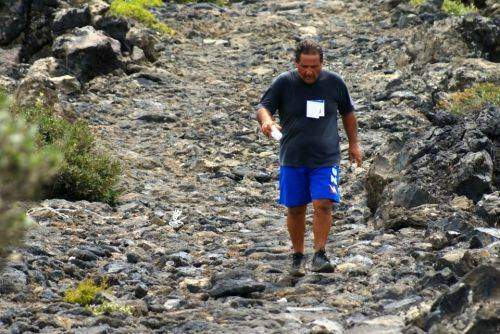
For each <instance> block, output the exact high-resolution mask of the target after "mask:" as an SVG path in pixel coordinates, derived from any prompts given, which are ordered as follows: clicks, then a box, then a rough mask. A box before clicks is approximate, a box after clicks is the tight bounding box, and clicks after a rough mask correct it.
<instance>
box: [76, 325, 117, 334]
mask: <svg viewBox="0 0 500 334" xmlns="http://www.w3.org/2000/svg"><path fill="white" fill-rule="evenodd" d="M110 330H111V327H109V326H108V325H101V326H93V327H88V328H77V329H75V334H107V333H110Z"/></svg>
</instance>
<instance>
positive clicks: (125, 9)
mask: <svg viewBox="0 0 500 334" xmlns="http://www.w3.org/2000/svg"><path fill="white" fill-rule="evenodd" d="M162 5H163V2H162V0H113V2H112V3H111V7H110V12H111V14H113V15H116V16H124V17H129V18H132V19H135V20H137V21H139V22H141V23H143V24H145V25H146V26H148V27H150V28H153V29H156V30H158V31H160V32H163V33H165V34H169V35H171V34H173V33H174V30H173V29H172V28H170V27H168V26H167V25H166V24H165V23H162V22H160V21H158V19H157V18H156V17H155V16H154V15H153V13H151V12H150V11H149V10H148V9H147V8H148V7H159V6H162Z"/></svg>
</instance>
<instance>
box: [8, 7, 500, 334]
mask: <svg viewBox="0 0 500 334" xmlns="http://www.w3.org/2000/svg"><path fill="white" fill-rule="evenodd" d="M387 3H390V1H385V2H384V1H358V0H354V1H319V0H318V1H299V2H291V1H272V2H267V1H244V2H240V3H234V4H232V5H231V6H229V7H225V8H222V7H218V6H215V5H212V4H197V5H173V4H170V5H168V4H166V5H165V6H163V7H160V8H156V9H154V12H155V13H156V15H157V16H158V17H159V18H160V19H161V20H162V21H164V22H166V23H167V24H168V25H169V26H171V27H173V28H174V29H175V30H177V31H178V34H177V35H176V36H174V37H171V38H165V39H163V40H162V41H161V42H160V43H159V45H160V47H159V50H160V55H159V57H158V59H157V60H156V61H155V62H153V63H142V64H140V65H136V67H135V68H134V70H133V71H130V72H132V73H130V74H125V73H124V72H123V71H115V72H112V73H110V74H107V75H103V76H98V77H96V78H94V79H92V80H90V81H89V82H88V83H87V84H86V87H85V89H84V91H83V92H82V93H81V94H78V95H76V96H70V97H68V99H67V101H66V103H69V104H71V106H72V108H73V109H74V111H75V113H76V114H77V115H78V117H81V118H84V119H86V120H87V121H88V122H89V123H90V124H91V126H92V128H93V129H94V130H95V133H96V134H97V136H98V138H99V141H100V143H102V144H103V145H104V146H105V147H107V148H108V149H109V150H110V151H111V152H112V153H113V155H115V156H116V157H117V158H118V159H119V160H120V161H121V162H122V164H123V166H124V177H123V180H122V182H121V187H122V188H123V189H124V192H123V194H122V195H121V196H120V198H119V203H118V205H117V206H116V207H114V208H112V207H110V206H108V205H105V204H101V203H90V202H86V201H78V202H70V201H65V200H58V199H53V200H45V201H43V202H41V203H37V204H36V205H34V206H32V207H31V208H30V209H29V215H30V217H31V218H32V219H33V220H34V221H35V225H34V227H33V228H32V229H31V230H30V231H29V232H28V235H27V237H26V247H25V248H22V249H19V250H18V251H17V252H16V253H14V254H13V255H12V257H11V261H10V263H9V266H8V267H7V269H6V271H5V272H4V273H3V274H2V276H1V279H0V291H1V292H2V295H0V332H2V333H3V332H5V333H30V332H33V333H38V332H40V333H69V332H71V333H73V332H74V333H89V334H90V333H213V332H219V333H236V332H239V333H286V332H291V331H294V332H296V333H350V334H355V333H356V334H361V333H370V334H374V333H415V334H416V333H427V332H429V331H431V332H432V331H433V332H434V333H438V330H443V331H442V332H439V333H444V332H446V333H465V332H467V333H494V332H495V331H496V330H497V329H498V328H499V326H500V325H499V321H500V320H499V319H500V315H499V314H498V309H499V304H498V303H499V300H500V292H499V290H498V286H499V285H498V279H499V276H498V273H499V271H498V261H497V259H498V255H499V249H500V248H499V247H500V243H499V242H498V240H499V239H500V236H499V232H498V229H497V228H496V227H498V226H497V225H496V222H498V220H496V219H497V218H498V215H497V216H495V212H496V214H498V212H499V211H494V210H498V205H500V204H499V200H498V199H499V197H498V188H496V187H497V185H498V183H497V184H495V181H491V178H490V181H489V186H490V188H489V190H488V191H483V192H484V193H487V194H490V195H489V196H490V197H488V198H489V200H488V198H486V197H485V198H483V200H484V201H483V202H481V203H485V204H481V205H483V206H481V207H486V209H485V210H483V211H484V212H486V213H485V214H484V215H483V216H481V215H480V213H481V212H483V211H481V210H480V209H478V205H479V204H477V200H476V202H473V201H471V200H470V199H468V198H467V197H465V196H460V194H454V195H453V194H451V195H450V192H447V191H446V189H448V188H445V187H446V185H445V183H446V182H444V181H443V182H440V181H439V180H441V179H440V175H441V174H439V173H447V172H446V171H445V170H443V168H442V167H439V166H438V167H436V168H435V169H433V168H431V167H425V166H422V165H426V164H430V163H436V164H438V161H440V158H439V157H437V158H436V156H428V157H427V158H426V159H427V161H426V162H421V160H419V161H420V163H421V164H422V165H420V166H419V165H418V164H417V163H415V165H413V166H412V167H410V168H407V169H402V168H401V169H400V170H399V171H397V172H390V171H389V168H388V167H387V168H386V167H384V168H386V169H383V168H382V169H383V171H382V172H380V173H379V172H378V171H377V170H374V168H376V166H378V164H379V163H380V161H381V158H380V157H383V158H386V160H390V159H389V157H395V156H397V157H398V159H400V161H404V160H405V159H406V161H411V162H412V163H413V162H415V161H417V160H418V158H419V157H422V156H426V154H428V153H429V151H421V152H420V153H415V151H416V150H419V149H421V148H422V147H423V146H425V145H427V143H428V142H429V141H432V140H435V142H437V143H441V142H440V141H439V140H444V141H446V138H448V139H449V138H450V137H449V136H451V135H449V136H448V137H439V138H441V139H439V138H438V136H439V135H441V136H445V135H442V134H440V133H442V132H443V131H444V130H443V129H442V127H439V126H437V125H436V124H435V123H434V124H433V123H432V122H431V121H430V120H429V118H431V119H432V117H429V110H430V108H429V104H430V103H432V99H433V91H432V90H431V89H430V88H429V87H430V86H433V85H434V86H439V85H441V86H442V85H446V86H449V85H451V84H450V82H452V81H453V80H460V73H461V74H463V73H466V74H467V73H472V77H474V78H484V76H482V74H481V73H485V72H486V73H487V75H489V76H491V77H492V78H493V79H494V80H500V76H497V75H498V73H499V71H500V69H499V66H498V63H495V62H492V61H488V60H486V59H485V58H484V57H483V58H482V57H481V55H476V56H475V57H474V55H472V56H471V57H469V58H468V59H465V60H461V61H462V62H461V63H460V64H459V65H457V64H456V63H454V64H453V65H451V62H441V63H442V65H441V66H442V67H441V68H439V69H437V70H436V69H435V68H434V69H433V70H432V71H431V70H429V69H428V67H427V68H426V66H427V65H425V64H426V63H425V61H424V62H422V63H420V68H419V66H418V65H417V64H416V60H415V59H412V57H411V52H409V51H408V49H409V47H408V45H409V44H411V45H414V44H417V43H416V42H411V41H412V39H415V38H416V37H415V36H418V33H417V32H416V30H418V29H419V28H418V27H415V26H414V25H411V24H410V25H405V24H404V22H403V24H394V20H395V19H394V17H395V16H397V15H396V14H395V12H394V7H395V6H392V5H391V4H389V5H388V4H387ZM398 13H403V14H405V15H406V16H404V15H402V16H401V17H403V19H401V18H400V20H404V19H405V18H408V13H407V12H404V11H403V10H400V12H398ZM410 14H411V13H410ZM409 17H410V19H411V18H412V16H411V15H410V16H409ZM303 37H312V38H316V39H318V40H319V41H320V42H321V43H322V45H323V46H324V48H325V67H326V68H327V69H330V70H334V71H336V72H338V73H340V74H341V75H342V76H343V78H344V79H345V81H346V83H347V85H348V87H349V88H350V91H351V94H352V96H353V99H354V101H355V103H356V106H357V110H356V115H357V117H358V121H359V138H360V143H361V147H362V149H363V153H364V159H365V161H364V165H363V167H362V168H354V167H353V166H351V165H350V163H349V162H348V160H347V140H346V139H345V135H344V133H343V132H341V137H342V138H343V142H342V145H341V146H342V151H343V160H342V162H341V168H342V175H341V189H342V193H343V203H342V204H340V205H338V206H336V208H335V210H334V224H333V227H332V231H331V234H330V239H329V242H328V245H327V252H328V254H330V257H331V258H332V259H333V261H334V262H335V264H336V265H337V266H336V269H335V271H334V272H333V273H329V274H313V273H308V274H307V275H306V276H305V277H302V278H292V277H290V276H288V275H287V269H288V266H289V263H290V253H291V245H290V242H289V239H288V234H287V231H286V227H285V211H284V209H283V208H282V207H280V206H279V205H278V204H277V203H276V199H277V196H278V190H277V176H278V174H277V171H278V144H277V143H276V142H274V141H271V140H269V139H267V138H264V136H263V135H262V134H260V133H259V130H258V126H257V122H256V120H255V111H254V107H255V105H256V104H257V103H258V100H259V98H260V96H261V94H262V93H263V91H264V90H265V88H266V87H267V86H268V85H269V84H270V82H271V80H272V78H273V77H274V76H275V75H277V74H279V73H281V72H282V71H285V70H287V69H289V68H292V66H293V64H292V62H291V50H292V49H293V47H294V45H295V42H296V40H298V39H300V38H303ZM157 48H158V46H157ZM445 51H447V50H445ZM425 52H427V51H420V52H419V53H418V54H419V55H421V54H422V53H425ZM408 54H410V56H409V55H408ZM422 64H423V65H422ZM422 68H424V70H422ZM456 68H462V72H460V73H459V74H456V71H455V72H454V69H456ZM447 71H448V72H447ZM481 71H482V72H481ZM429 73H430V74H429ZM478 73H479V74H478ZM440 75H441V76H440ZM462 77H465V78H468V77H467V75H462ZM469 77H470V76H469ZM443 78H445V79H443ZM457 78H459V79H457ZM495 78H496V79H495ZM443 80H446V83H443V82H444V81H443ZM463 80H465V79H463ZM433 83H435V84H433ZM434 86H433V87H434ZM495 112H496V114H494V113H495ZM490 114H491V115H492V116H490V118H486V120H485V121H484V123H485V124H486V123H488V124H491V122H492V121H491V120H493V122H497V123H498V118H496V117H495V115H496V116H498V108H496V109H492V111H490ZM488 115H489V114H488ZM431 116H432V115H431ZM485 117H486V116H485ZM440 131H441V132H440ZM496 131H498V129H497V130H496ZM483 132H485V131H483ZM485 133H486V132H485ZM435 138H437V139H435ZM489 138H490V139H489V140H490V144H491V145H492V146H491V147H490V151H491V152H494V151H495V147H496V148H497V149H498V133H497V134H496V135H495V134H493V135H492V136H489ZM492 138H493V139H492ZM495 138H496V139H495ZM416 139H418V140H416ZM413 140H415V141H413ZM495 140H496V141H495ZM408 144H409V145H410V147H408V146H405V145H408ZM495 145H497V146H495ZM450 150H451V149H450ZM401 152H402V153H401ZM422 152H423V153H422ZM443 152H445V153H446V149H443ZM497 152H498V151H497ZM434 153H436V152H433V154H434ZM445 153H443V154H445ZM401 154H402V155H401ZM405 154H406V155H405ZM416 155H419V157H416V158H415V156H416ZM493 157H494V155H493ZM459 158H460V157H459ZM490 160H491V159H490ZM429 161H430V162H429ZM386 165H387V163H386V164H385V165H384V166H386ZM374 166H375V167H374ZM492 166H494V167H492V170H491V171H490V173H491V174H495V173H496V172H497V171H498V167H497V166H498V164H497V163H495V160H494V158H493V161H492ZM495 166H496V167H495ZM417 167H418V168H421V170H422V173H423V174H419V175H417V174H415V173H417V172H416V168H417ZM390 173H396V174H398V175H403V179H404V180H405V181H406V182H407V184H406V185H404V184H403V185H401V184H399V188H398V186H396V190H394V191H396V192H397V193H398V191H399V193H398V194H399V195H398V196H397V198H398V200H399V204H400V205H399V206H396V207H389V208H385V207H384V205H386V204H387V203H388V202H387V201H385V200H384V199H383V198H382V199H380V196H382V193H385V192H386V191H387V192H388V190H385V191H382V190H383V189H384V186H385V184H387V183H389V182H386V181H384V180H386V178H387V175H388V174H390ZM412 173H413V174H412ZM374 175H375V176H379V178H381V179H383V182H382V183H384V182H385V183H384V184H383V186H382V188H381V189H380V194H377V191H378V190H377V189H378V188H376V185H373V184H372V183H370V182H371V181H370V180H373V179H374V178H375V179H376V180H378V179H377V178H376V177H374ZM380 175H381V176H380ZM370 178H371V179H370ZM393 179H395V177H394V178H393ZM391 180H392V179H391ZM417 181H418V182H420V181H421V182H427V183H418V185H419V186H422V184H424V185H426V186H427V187H429V188H425V187H423V186H422V187H421V188H419V189H423V191H425V193H424V194H422V193H420V192H418V191H417V192H412V189H414V188H415V186H414V184H417V183H411V182H417ZM496 182H498V181H496ZM367 184H368V185H367ZM408 184H409V185H410V186H408ZM495 190H496V192H494V191H495ZM391 191H392V190H391ZM428 193H430V194H431V195H432V196H431V195H429V194H428ZM427 195H428V196H427ZM465 195H466V196H467V194H465ZM495 196H496V197H495ZM469 197H471V196H469ZM367 199H368V200H367ZM488 201H489V202H488ZM374 202H375V203H376V204H373V203H374ZM391 203H392V202H391ZM488 203H489V204H488ZM421 204H422V205H421ZM387 205H388V204H387ZM488 205H489V206H488ZM495 205H496V206H495ZM479 206H480V205H479ZM379 207H380V208H381V209H380V210H378V211H376V209H377V208H379ZM400 207H404V208H405V210H406V211H404V213H401V211H398V210H400V209H399V208H400ZM491 207H493V209H491ZM495 207H496V208H497V209H495ZM384 208H385V209H384ZM488 208H490V209H488ZM371 209H372V210H371ZM382 209H384V210H385V211H382ZM478 212H479V213H478ZM391 214H393V216H391ZM396 216H397V217H396ZM485 217H486V218H485ZM311 218H312V217H311V216H310V215H309V214H308V223H307V225H308V226H307V233H306V242H307V243H306V245H307V246H306V247H307V250H306V252H307V255H308V256H309V260H310V259H311V257H312V254H311V252H312V244H311V241H312V232H311ZM495 220H496V222H495ZM487 221H490V223H487ZM491 221H493V223H491ZM467 226H468V227H467ZM474 236H475V238H476V239H475V240H476V241H477V240H478V241H477V242H479V246H475V247H472V246H471V238H473V237H474ZM471 272H472V274H471ZM467 274H468V275H469V276H466V275H467ZM463 276H466V278H465V279H468V280H469V281H467V282H469V283H468V284H469V285H467V287H468V288H467V289H469V288H470V289H471V291H470V294H472V291H474V293H475V295H474V296H475V297H474V298H475V300H474V303H472V304H471V302H470V301H469V302H468V301H467V298H466V297H464V298H465V299H464V298H462V293H463V291H462V290H463V289H462V290H460V289H458V288H454V287H453V284H455V283H456V282H457V281H459V280H461V279H462V277H463ZM86 277H92V278H106V279H107V281H108V284H109V285H110V288H109V290H108V291H107V292H106V293H104V294H103V296H101V298H104V299H105V300H110V301H114V302H117V303H119V304H123V305H127V306H130V307H131V308H132V309H133V312H132V314H130V315H127V314H111V315H93V314H92V313H91V312H90V311H89V310H87V309H85V308H84V307H80V306H78V305H74V304H69V303H66V302H64V301H63V296H64V291H65V290H67V289H68V288H71V287H75V286H76V284H77V283H78V282H80V281H82V280H83V279H85V278H86ZM467 277H468V278H467ZM478 277H479V278H478ZM481 284H483V286H487V287H488V286H489V287H490V288H491V289H490V290H488V289H486V290H488V291H486V290H484V289H483V290H484V291H483V290H481V289H480V288H478V286H481ZM488 284H489V285H488ZM450 286H451V287H452V288H451V290H450ZM464 289H465V288H464ZM450 291H451V292H450ZM467 291H469V290H467ZM464 293H465V292H464ZM441 294H445V295H444V296H445V297H443V298H442V300H444V302H442V304H444V305H445V306H441V304H440V302H439V301H438V302H436V299H437V298H438V297H439V296H440V295H441ZM446 294H451V295H452V297H450V298H448V299H447V297H446V296H447V295H446ZM491 296H493V297H495V298H493V297H491ZM450 300H452V302H450ZM483 302H484V303H483ZM481 303H483V304H481ZM433 305H434V306H433ZM478 305H481V306H480V308H481V310H482V311H478V310H477V307H478ZM431 307H433V309H432V310H431ZM440 308H441V309H440ZM436 309H439V310H440V313H439V314H438V315H436V314H434V316H432V314H430V313H431V312H432V311H435V310H436ZM481 312H482V313H481ZM457 314H458V315H457ZM440 317H442V318H440ZM442 319H445V320H442ZM457 319H458V320H457ZM433 326H434V327H433ZM440 326H442V327H440ZM460 326H462V327H460Z"/></svg>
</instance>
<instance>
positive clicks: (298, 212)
mask: <svg viewBox="0 0 500 334" xmlns="http://www.w3.org/2000/svg"><path fill="white" fill-rule="evenodd" d="M306 209H307V205H302V206H296V207H293V208H288V214H287V219H286V224H287V227H288V233H289V234H290V239H291V240H292V245H293V251H294V252H296V253H297V252H299V253H302V254H304V234H305V230H306Z"/></svg>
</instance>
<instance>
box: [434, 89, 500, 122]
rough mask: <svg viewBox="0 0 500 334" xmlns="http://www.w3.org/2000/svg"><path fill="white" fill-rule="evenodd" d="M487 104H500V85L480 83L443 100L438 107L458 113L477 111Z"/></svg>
mask: <svg viewBox="0 0 500 334" xmlns="http://www.w3.org/2000/svg"><path fill="white" fill-rule="evenodd" d="M487 105H493V106H497V107H498V106H500V86H498V85H495V84H493V83H480V84H476V85H474V86H472V87H471V88H467V89H465V90H463V91H461V92H455V93H452V94H450V95H449V97H448V99H447V100H441V101H439V103H438V107H441V108H444V109H447V110H450V111H451V112H452V113H454V114H456V115H465V114H466V113H470V112H477V111H480V110H481V109H483V108H485V107H486V106H487Z"/></svg>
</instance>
